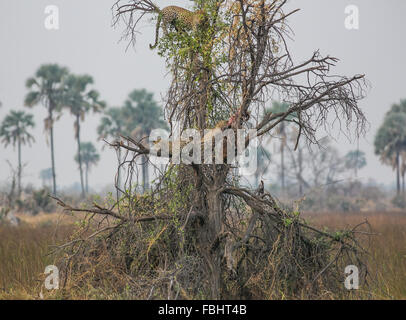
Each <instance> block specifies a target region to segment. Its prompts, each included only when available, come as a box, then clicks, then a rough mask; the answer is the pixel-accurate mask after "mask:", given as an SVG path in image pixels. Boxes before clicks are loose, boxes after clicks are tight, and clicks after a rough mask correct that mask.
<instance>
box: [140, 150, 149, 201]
mask: <svg viewBox="0 0 406 320" xmlns="http://www.w3.org/2000/svg"><path fill="white" fill-rule="evenodd" d="M141 167H142V183H143V192H144V193H145V192H146V191H147V190H148V189H149V172H148V158H147V157H146V156H143V157H142V165H141Z"/></svg>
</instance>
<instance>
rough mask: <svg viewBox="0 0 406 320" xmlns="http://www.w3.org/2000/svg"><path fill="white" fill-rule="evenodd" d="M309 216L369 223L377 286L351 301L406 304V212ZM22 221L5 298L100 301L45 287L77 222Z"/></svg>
mask: <svg viewBox="0 0 406 320" xmlns="http://www.w3.org/2000/svg"><path fill="white" fill-rule="evenodd" d="M304 217H305V218H306V219H307V220H308V221H309V222H310V223H311V224H312V225H316V226H319V227H323V228H324V227H327V228H328V229H330V230H334V229H340V228H345V227H350V226H354V225H356V224H358V223H360V222H362V221H364V220H365V218H366V219H367V220H368V221H369V223H370V225H371V227H372V231H373V233H375V234H376V235H374V236H372V237H371V239H370V241H369V243H368V247H369V253H370V255H369V257H368V263H369V272H370V275H371V280H373V281H372V283H371V288H370V289H369V290H367V291H365V290H363V289H362V288H360V290H358V291H357V292H355V293H354V294H353V296H352V297H353V298H354V299H406V214H405V213H398V212H392V213H389V212H385V213H378V212H377V213H345V214H344V213H322V214H310V213H306V214H304ZM20 218H21V219H22V220H23V223H22V225H21V226H20V227H17V228H16V227H10V226H1V227H0V299H40V296H41V295H42V297H44V298H45V299H61V298H63V297H65V298H69V299H93V298H96V297H93V296H92V294H91V291H92V288H90V287H89V288H88V291H87V292H88V293H87V294H85V295H80V294H77V293H76V292H70V293H69V292H66V293H64V294H61V293H49V292H46V289H44V286H43V281H44V278H45V276H44V275H43V272H44V269H45V266H47V265H50V264H53V263H54V262H55V261H54V258H53V257H52V256H50V255H48V253H49V252H50V251H51V250H52V245H54V244H58V243H62V242H64V241H67V240H68V239H69V238H70V236H71V235H72V234H73V233H74V230H75V224H74V220H73V219H71V218H68V219H66V218H64V219H62V220H61V219H60V217H59V215H57V214H51V215H49V214H48V215H46V214H41V215H38V216H36V217H24V216H20ZM41 292H42V294H41V295H40V293H41ZM82 292H83V291H82ZM104 297H105V298H107V299H109V298H112V299H117V298H120V296H118V295H117V293H114V294H113V293H111V294H109V292H106V293H105V295H104ZM122 298H125V297H122ZM321 298H322V297H321ZM337 299H340V297H337Z"/></svg>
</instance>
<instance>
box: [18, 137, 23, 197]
mask: <svg viewBox="0 0 406 320" xmlns="http://www.w3.org/2000/svg"><path fill="white" fill-rule="evenodd" d="M21 172H22V166H21V138H20V137H18V198H20V196H21Z"/></svg>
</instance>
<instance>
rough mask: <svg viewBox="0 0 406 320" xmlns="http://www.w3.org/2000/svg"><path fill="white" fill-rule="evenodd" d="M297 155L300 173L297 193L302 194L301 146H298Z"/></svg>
mask: <svg viewBox="0 0 406 320" xmlns="http://www.w3.org/2000/svg"><path fill="white" fill-rule="evenodd" d="M298 151H299V155H298V158H299V159H298V160H299V161H298V165H299V175H300V179H299V195H300V196H302V195H303V179H302V177H303V154H302V148H300V147H299V150H298Z"/></svg>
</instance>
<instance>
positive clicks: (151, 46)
mask: <svg viewBox="0 0 406 320" xmlns="http://www.w3.org/2000/svg"><path fill="white" fill-rule="evenodd" d="M161 22H162V13H161V12H160V13H159V15H158V21H157V23H156V31H155V44H154V45H152V44H150V45H149V48H150V49H151V50H153V49H155V48H156V46H157V45H158V39H159V28H160V27H161Z"/></svg>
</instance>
